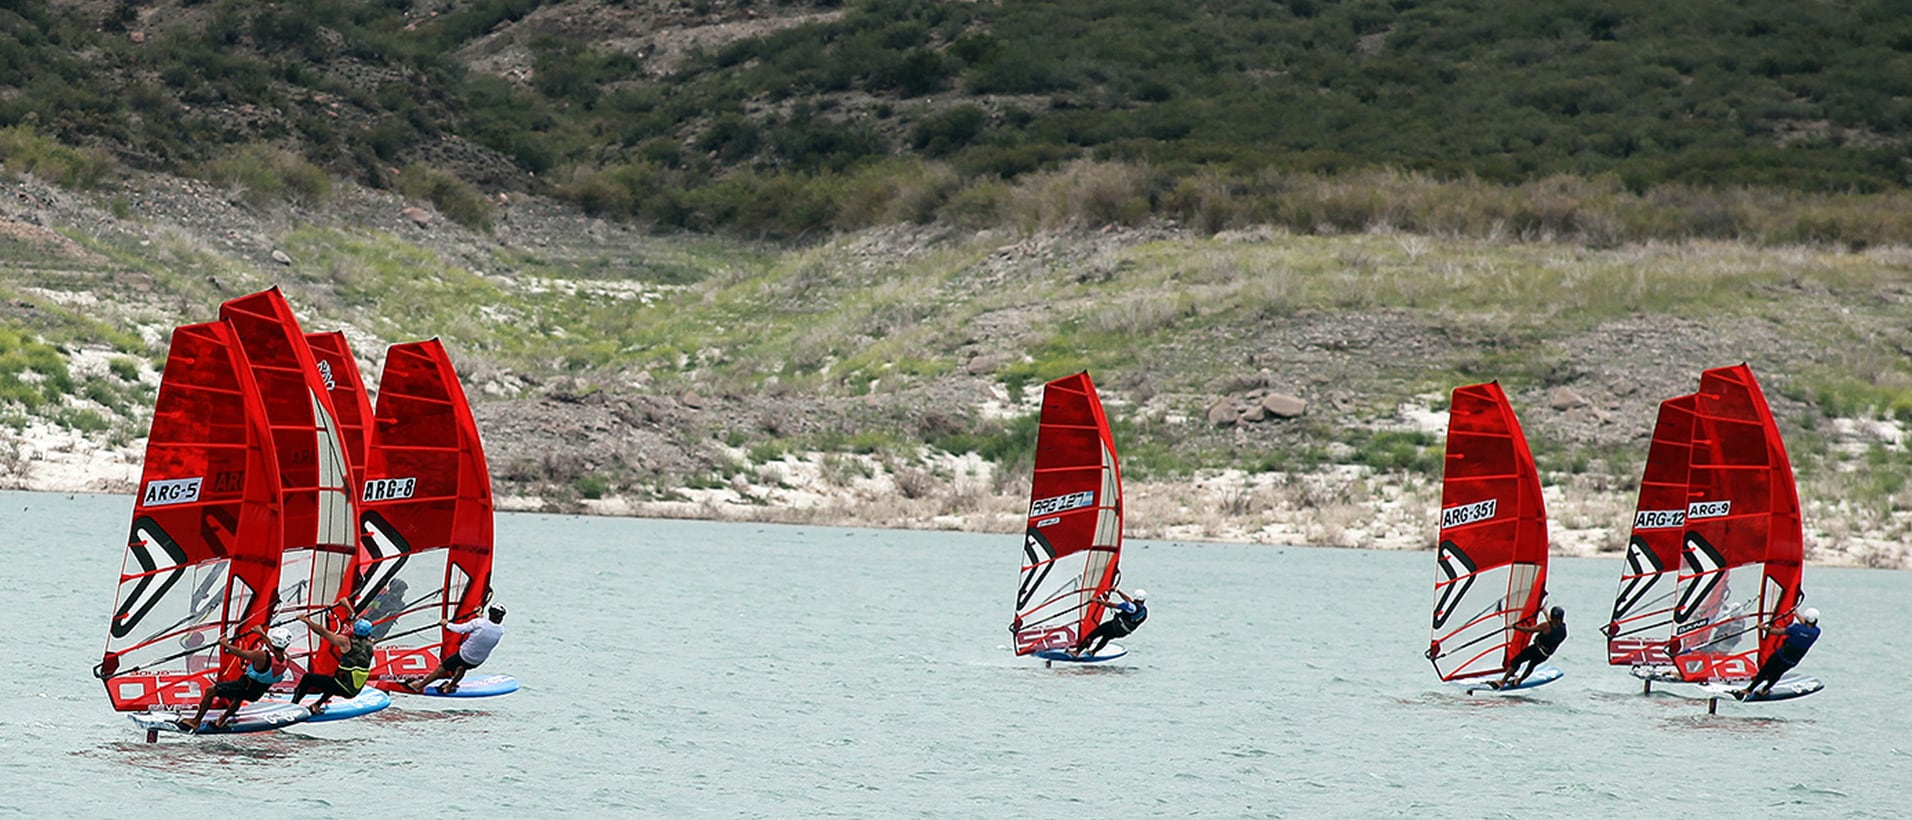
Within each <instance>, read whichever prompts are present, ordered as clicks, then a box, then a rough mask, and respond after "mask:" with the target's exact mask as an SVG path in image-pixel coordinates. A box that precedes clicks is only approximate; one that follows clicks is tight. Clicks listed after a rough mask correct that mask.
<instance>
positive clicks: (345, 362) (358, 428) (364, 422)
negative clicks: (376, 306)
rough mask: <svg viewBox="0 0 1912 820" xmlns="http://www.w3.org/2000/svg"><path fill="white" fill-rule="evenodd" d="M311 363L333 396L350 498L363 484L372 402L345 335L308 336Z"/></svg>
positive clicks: (318, 334) (368, 444)
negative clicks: (348, 481) (349, 474)
mask: <svg viewBox="0 0 1912 820" xmlns="http://www.w3.org/2000/svg"><path fill="white" fill-rule="evenodd" d="M305 341H306V344H308V345H310V346H311V347H312V359H313V363H314V364H316V365H318V368H319V381H320V382H321V383H323V384H325V385H326V387H327V389H328V391H329V392H330V393H331V396H332V408H333V409H334V410H337V411H338V414H339V415H338V421H339V438H340V439H341V440H343V441H344V442H345V461H346V464H347V465H348V466H350V467H351V470H352V482H351V487H352V495H353V496H354V497H357V495H358V488H359V487H360V486H361V485H363V484H364V483H365V452H366V450H367V449H368V448H369V446H370V442H371V436H372V399H371V396H369V395H367V394H366V392H365V379H364V378H363V377H361V376H360V375H359V366H358V359H357V358H356V357H354V356H353V355H352V346H351V345H350V344H348V343H347V342H346V341H345V334H344V333H341V332H339V331H336V330H335V331H332V332H330V333H307V334H305Z"/></svg>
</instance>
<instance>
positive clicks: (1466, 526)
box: [1427, 382, 1547, 681]
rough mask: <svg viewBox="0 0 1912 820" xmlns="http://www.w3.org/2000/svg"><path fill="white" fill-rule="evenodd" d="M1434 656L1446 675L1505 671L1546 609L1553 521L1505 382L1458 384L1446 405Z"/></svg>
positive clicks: (1430, 652) (1451, 677)
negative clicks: (1523, 628)
mask: <svg viewBox="0 0 1912 820" xmlns="http://www.w3.org/2000/svg"><path fill="white" fill-rule="evenodd" d="M1444 464H1445V468H1444V469H1443V471H1442V476H1441V510H1440V522H1439V527H1440V530H1439V540H1438V545H1439V546H1438V547H1437V549H1436V551H1435V577H1434V618H1433V624H1432V628H1431V633H1430V639H1429V643H1428V651H1427V658H1428V660H1430V661H1432V662H1433V664H1434V669H1435V672H1436V673H1437V674H1439V675H1440V677H1441V679H1442V680H1449V681H1452V680H1461V679H1466V678H1475V677H1485V676H1488V675H1497V674H1500V673H1502V672H1505V671H1506V670H1507V668H1508V665H1509V664H1510V662H1511V661H1512V660H1513V657H1514V656H1515V655H1517V654H1519V653H1520V651H1521V650H1522V649H1525V648H1526V646H1527V644H1528V642H1529V641H1530V639H1531V636H1530V635H1529V634H1528V633H1525V632H1520V631H1518V630H1515V629H1513V626H1514V625H1515V624H1518V623H1522V622H1525V621H1529V620H1531V619H1533V617H1534V616H1535V614H1536V613H1538V612H1539V611H1540V607H1541V602H1542V599H1543V597H1544V595H1545V591H1546V581H1547V517H1546V509H1545V507H1544V505H1543V503H1542V501H1541V496H1540V476H1539V471H1538V470H1537V469H1536V468H1535V466H1534V461H1533V455H1532V453H1531V452H1530V451H1529V450H1528V447H1527V440H1526V436H1525V434H1524V433H1522V432H1521V429H1520V421H1519V419H1518V418H1516V417H1515V416H1514V412H1513V408H1512V407H1511V406H1510V405H1509V404H1508V402H1507V396H1506V394H1505V393H1503V392H1502V391H1501V389H1500V385H1499V384H1497V383H1492V382H1490V383H1487V384H1477V385H1469V386H1465V387H1459V388H1455V390H1454V393H1453V397H1452V400H1451V401H1450V403H1449V407H1448V428H1447V449H1446V454H1445V458H1444Z"/></svg>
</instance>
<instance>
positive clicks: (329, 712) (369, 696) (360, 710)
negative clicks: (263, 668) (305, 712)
mask: <svg viewBox="0 0 1912 820" xmlns="http://www.w3.org/2000/svg"><path fill="white" fill-rule="evenodd" d="M316 700H317V698H316V697H314V698H313V700H307V701H305V702H304V705H305V706H310V705H312V703H314V702H315V701H316ZM262 702H263V703H291V702H292V696H291V695H288V694H286V693H284V692H274V693H272V694H270V695H267V696H266V699H265V700H264V701H262ZM390 705H392V696H391V695H387V694H385V690H383V689H379V688H377V687H373V686H367V687H365V688H364V689H360V690H359V693H358V694H357V695H355V696H353V697H350V698H345V699H340V698H333V699H331V700H328V701H326V702H325V709H324V710H323V711H321V712H319V713H317V714H315V715H313V716H312V717H311V718H309V720H310V722H312V723H324V722H326V721H329V720H344V719H346V718H355V717H358V716H360V715H369V714H371V713H373V712H376V711H378V710H380V709H383V708H385V707H387V706H390Z"/></svg>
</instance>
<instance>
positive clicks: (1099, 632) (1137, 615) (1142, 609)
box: [1076, 601, 1149, 655]
mask: <svg viewBox="0 0 1912 820" xmlns="http://www.w3.org/2000/svg"><path fill="white" fill-rule="evenodd" d="M1129 606H1131V607H1133V608H1134V611H1133V612H1130V611H1126V610H1123V609H1121V608H1118V607H1110V608H1109V611H1110V612H1113V613H1115V617H1113V618H1110V619H1108V620H1106V621H1103V622H1102V625H1101V626H1098V627H1096V628H1095V631H1094V632H1090V633H1089V634H1087V635H1084V636H1082V640H1081V641H1080V642H1079V643H1077V644H1076V649H1077V650H1078V651H1080V650H1081V649H1082V648H1083V647H1086V646H1088V645H1089V644H1090V643H1094V644H1095V647H1094V648H1092V649H1090V650H1088V654H1090V655H1093V654H1095V653H1097V652H1101V651H1102V647H1104V646H1108V645H1109V641H1111V640H1114V639H1116V638H1120V637H1122V636H1124V635H1127V634H1129V633H1131V632H1134V631H1135V628H1136V627H1138V626H1141V625H1142V622H1143V621H1146V620H1148V618H1149V608H1148V607H1146V606H1143V605H1142V602H1141V601H1131V602H1130V603H1129Z"/></svg>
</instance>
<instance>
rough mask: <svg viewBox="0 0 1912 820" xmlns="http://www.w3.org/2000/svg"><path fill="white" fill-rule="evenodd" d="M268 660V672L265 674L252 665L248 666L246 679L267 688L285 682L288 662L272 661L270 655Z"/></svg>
mask: <svg viewBox="0 0 1912 820" xmlns="http://www.w3.org/2000/svg"><path fill="white" fill-rule="evenodd" d="M267 658H268V662H267V663H266V670H265V671H264V672H261V671H259V669H258V667H255V666H253V665H252V664H250V663H248V664H246V677H247V678H250V679H251V680H254V681H257V682H259V683H263V684H265V685H267V686H271V685H273V684H275V683H278V682H279V681H282V680H285V672H286V662H285V661H282V660H276V659H271V656H270V655H268V656H267Z"/></svg>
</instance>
